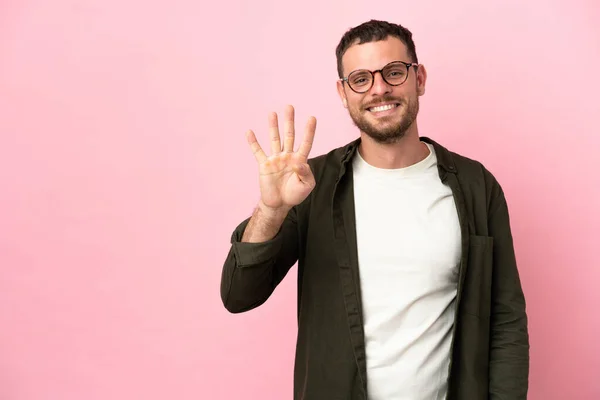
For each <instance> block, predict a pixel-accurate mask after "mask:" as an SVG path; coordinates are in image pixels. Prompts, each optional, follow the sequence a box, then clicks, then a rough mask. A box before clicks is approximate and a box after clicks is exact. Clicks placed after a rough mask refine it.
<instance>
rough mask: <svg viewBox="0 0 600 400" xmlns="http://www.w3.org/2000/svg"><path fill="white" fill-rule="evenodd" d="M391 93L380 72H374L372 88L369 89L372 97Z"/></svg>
mask: <svg viewBox="0 0 600 400" xmlns="http://www.w3.org/2000/svg"><path fill="white" fill-rule="evenodd" d="M391 91H392V87H391V86H390V85H388V84H387V82H386V81H384V80H383V76H381V72H375V74H374V76H373V86H372V87H371V92H372V93H373V94H374V95H377V96H381V95H383V94H386V93H390V92H391Z"/></svg>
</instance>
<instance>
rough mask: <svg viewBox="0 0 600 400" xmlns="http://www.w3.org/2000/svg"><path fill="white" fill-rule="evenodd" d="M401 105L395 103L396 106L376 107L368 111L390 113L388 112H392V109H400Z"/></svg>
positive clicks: (369, 108)
mask: <svg viewBox="0 0 600 400" xmlns="http://www.w3.org/2000/svg"><path fill="white" fill-rule="evenodd" d="M399 105H400V104H398V103H394V104H385V105H382V106H376V107H368V108H367V111H370V112H382V111H388V110H391V109H394V108H396V107H398V106H399Z"/></svg>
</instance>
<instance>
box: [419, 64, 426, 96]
mask: <svg viewBox="0 0 600 400" xmlns="http://www.w3.org/2000/svg"><path fill="white" fill-rule="evenodd" d="M425 82H427V70H426V69H425V66H424V65H423V64H419V67H418V69H417V94H418V95H419V96H423V95H424V94H425Z"/></svg>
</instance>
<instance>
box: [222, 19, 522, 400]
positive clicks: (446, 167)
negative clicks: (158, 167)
mask: <svg viewBox="0 0 600 400" xmlns="http://www.w3.org/2000/svg"><path fill="white" fill-rule="evenodd" d="M337 61H338V72H339V76H340V80H339V81H338V83H337V90H338V92H339V95H340V99H341V101H342V104H343V106H344V107H345V108H347V109H348V112H349V114H350V117H351V118H352V120H353V121H354V123H355V124H356V126H357V127H358V128H359V130H360V138H358V139H357V140H355V141H353V142H352V143H349V144H347V145H346V146H343V147H340V148H337V149H334V150H332V151H331V152H329V153H328V154H325V155H322V156H319V157H315V158H311V159H309V158H308V156H309V152H310V150H311V146H312V143H313V138H314V134H315V130H316V120H315V118H313V117H311V118H310V119H309V121H308V123H307V125H306V129H305V133H304V139H303V141H302V142H301V143H300V144H299V147H298V149H297V151H294V144H295V130H294V110H293V108H291V107H288V108H287V109H286V111H285V118H284V134H283V137H281V136H280V134H279V129H278V119H277V115H276V114H274V113H273V114H271V115H270V117H269V127H270V137H271V153H272V154H271V155H270V156H267V155H266V154H265V152H264V151H263V149H262V148H261V147H260V145H259V144H258V142H257V140H256V137H255V135H254V133H253V132H252V131H249V132H248V135H247V137H248V143H249V145H250V147H251V150H252V152H253V153H254V155H255V157H256V160H257V161H258V165H259V174H260V193H261V200H260V202H259V204H258V206H257V207H256V209H255V211H254V213H253V215H252V216H251V217H250V218H249V219H247V220H245V221H243V222H242V223H241V224H240V225H239V226H238V227H237V229H235V231H234V233H233V236H232V239H231V249H230V251H229V254H228V256H227V259H226V261H225V265H224V267H223V275H222V281H221V297H222V300H223V303H224V305H225V307H226V308H227V309H228V310H229V311H230V312H233V313H238V312H244V311H247V310H251V309H253V308H255V307H258V306H259V305H261V304H262V303H264V302H265V301H266V300H267V299H268V298H269V296H270V295H271V293H272V292H273V290H274V289H275V287H276V286H277V285H278V284H279V282H281V280H282V279H283V278H284V276H285V275H286V273H287V272H288V270H289V268H290V267H291V266H292V265H294V264H295V263H296V261H298V337H297V348H296V361H295V368H294V399H297V400H299V399H304V400H334V399H340V400H342V399H344V400H353V399H372V400H380V399H381V400H384V399H385V400H394V399H410V400H437V399H448V400H455V399H460V400H467V399H494V400H517V399H526V396H527V388H528V372H529V338H528V329H527V315H526V311H525V299H524V295H523V291H522V288H521V284H520V280H519V274H518V271H517V266H516V261H515V255H514V250H513V242H512V236H511V230H510V222H509V215H508V209H507V203H506V200H505V197H504V194H503V192H502V189H501V187H500V185H499V184H498V182H497V181H496V179H495V178H494V177H493V176H492V174H491V173H490V172H489V171H488V170H486V169H485V167H484V166H483V165H482V164H481V163H479V162H477V161H474V160H471V159H468V158H466V157H463V156H460V155H458V154H456V153H453V152H450V151H448V150H447V149H446V148H444V147H443V146H442V145H440V144H438V143H437V142H435V141H433V140H432V139H429V138H427V137H420V136H419V133H418V128H417V121H416V117H417V113H418V110H419V96H422V95H423V94H424V93H425V82H426V78H427V73H426V71H425V67H424V66H423V65H421V64H419V63H418V60H417V55H416V51H415V45H414V43H413V40H412V34H411V33H410V31H408V30H407V29H405V28H404V27H402V26H400V25H396V24H391V23H387V22H383V21H374V20H372V21H369V22H366V23H364V24H362V25H360V26H357V27H355V28H353V29H350V30H349V31H348V32H346V33H345V35H344V36H343V38H342V39H341V41H340V43H339V45H338V47H337Z"/></svg>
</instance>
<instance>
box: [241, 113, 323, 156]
mask: <svg viewBox="0 0 600 400" xmlns="http://www.w3.org/2000/svg"><path fill="white" fill-rule="evenodd" d="M316 125H317V120H316V118H315V117H310V118H309V119H308V122H307V123H306V128H305V134H304V139H303V141H302V143H301V144H300V147H299V148H298V153H299V154H300V155H301V156H302V157H303V158H304V159H308V155H309V153H310V151H311V149H312V144H313V141H314V138H315V131H316ZM246 136H247V139H248V144H249V145H250V149H251V150H252V153H253V154H254V157H255V158H256V161H258V162H259V163H263V162H265V161H266V160H267V155H266V154H265V152H264V151H263V149H262V148H261V146H260V145H259V144H258V141H257V139H256V135H255V134H254V132H253V131H252V130H249V131H248V132H247V135H246ZM269 136H270V139H271V152H272V153H273V154H279V153H281V151H282V150H283V151H284V152H286V153H292V152H293V151H294V139H295V131H294V107H293V106H291V105H288V106H287V107H286V108H285V111H284V145H283V149H282V148H281V137H280V135H279V122H278V118H277V113H275V112H272V113H270V114H269Z"/></svg>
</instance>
